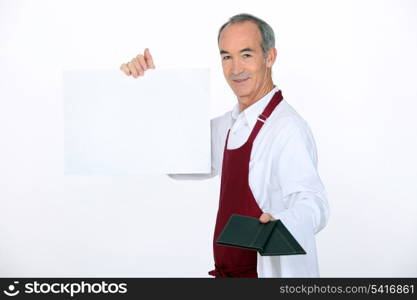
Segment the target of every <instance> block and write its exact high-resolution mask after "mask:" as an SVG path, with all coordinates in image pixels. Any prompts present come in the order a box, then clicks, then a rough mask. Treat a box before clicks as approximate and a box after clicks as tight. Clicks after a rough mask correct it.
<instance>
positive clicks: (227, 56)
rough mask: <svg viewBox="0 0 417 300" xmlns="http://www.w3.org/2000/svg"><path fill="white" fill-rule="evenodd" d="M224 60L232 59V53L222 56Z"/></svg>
mask: <svg viewBox="0 0 417 300" xmlns="http://www.w3.org/2000/svg"><path fill="white" fill-rule="evenodd" d="M222 59H223V60H228V59H230V55H225V56H223V58H222Z"/></svg>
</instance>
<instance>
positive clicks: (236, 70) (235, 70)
mask: <svg viewBox="0 0 417 300" xmlns="http://www.w3.org/2000/svg"><path fill="white" fill-rule="evenodd" d="M231 71H232V74H233V75H238V74H240V73H242V72H243V65H242V62H241V61H240V59H239V58H236V59H233V61H232V70H231Z"/></svg>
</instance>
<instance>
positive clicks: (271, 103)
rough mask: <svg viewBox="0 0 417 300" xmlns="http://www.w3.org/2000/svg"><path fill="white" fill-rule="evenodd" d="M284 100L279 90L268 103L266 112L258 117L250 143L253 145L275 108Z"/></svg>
mask: <svg viewBox="0 0 417 300" xmlns="http://www.w3.org/2000/svg"><path fill="white" fill-rule="evenodd" d="M282 99H283V97H282V92H281V90H279V91H278V92H276V93H275V94H274V96H273V97H272V99H271V100H270V101H269V102H268V105H267V106H266V107H265V109H264V111H263V112H262V113H261V114H260V115H259V116H258V120H257V121H256V123H255V127H254V128H253V130H252V132H251V134H250V136H249V138H248V142H250V143H252V142H253V141H254V140H255V138H256V136H257V135H258V132H259V131H260V130H261V128H262V126H263V125H264V124H265V122H266V120H267V119H268V118H269V116H270V115H271V114H272V112H273V111H274V109H275V107H277V106H278V104H279V103H280V102H281V100H282Z"/></svg>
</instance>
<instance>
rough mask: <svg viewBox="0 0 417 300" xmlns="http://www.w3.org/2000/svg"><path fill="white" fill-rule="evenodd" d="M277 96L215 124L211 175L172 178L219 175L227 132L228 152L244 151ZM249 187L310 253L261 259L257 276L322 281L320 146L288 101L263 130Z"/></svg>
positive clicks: (325, 214)
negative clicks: (318, 238)
mask: <svg viewBox="0 0 417 300" xmlns="http://www.w3.org/2000/svg"><path fill="white" fill-rule="evenodd" d="M277 91H278V88H277V87H275V88H274V89H273V90H272V91H270V92H269V93H268V94H267V95H265V96H264V97H263V98H262V99H260V100H258V101H257V102H255V103H254V104H252V105H250V106H249V107H247V108H246V109H245V110H243V111H242V112H240V111H239V104H236V106H235V107H234V108H233V110H232V111H229V112H227V113H225V114H224V115H222V116H220V117H217V118H214V119H212V120H211V148H212V149H211V150H212V157H211V160H212V172H211V174H181V175H180V174H178V175H173V174H172V175H169V176H170V177H172V178H175V179H204V178H210V177H213V176H215V175H220V176H221V168H222V161H223V150H224V144H225V142H226V135H227V131H228V130H229V129H231V131H230V135H229V141H228V145H227V149H234V148H238V147H240V146H242V145H243V144H244V143H245V142H246V140H247V139H248V137H249V135H250V133H251V131H252V129H253V127H254V126H255V123H256V120H257V117H258V115H259V114H260V113H262V111H263V110H264V108H265V107H266V105H267V104H268V102H269V100H270V99H271V98H272V96H273V95H274V94H275V92H277ZM249 186H250V188H251V190H252V193H253V196H254V198H255V200H256V202H257V203H258V205H259V207H260V208H261V210H262V211H263V212H267V213H270V214H271V215H272V216H273V217H274V218H276V219H280V220H281V221H282V222H283V224H284V225H285V226H286V227H287V229H288V230H289V231H290V232H291V233H292V234H293V236H294V237H295V238H296V239H297V241H298V242H299V243H300V245H301V246H302V247H303V248H304V250H305V251H306V252H307V254H306V255H289V256H261V255H259V253H258V266H257V270H258V276H259V277H319V267H318V262H317V253H316V243H315V237H314V236H315V234H316V233H318V232H319V231H320V230H321V229H323V228H324V226H326V224H327V221H328V218H329V207H328V202H327V194H326V191H325V188H324V186H323V184H322V182H321V179H320V177H319V174H318V171H317V149H316V144H315V141H314V138H313V135H312V133H311V130H310V128H309V126H308V124H307V122H306V121H305V120H304V119H302V117H301V116H300V115H299V114H298V113H297V112H296V111H295V110H294V108H292V107H291V106H290V105H289V104H288V103H287V102H286V101H285V95H284V99H283V100H282V101H281V102H280V104H279V105H278V106H277V107H276V108H275V110H274V111H273V112H272V114H271V115H270V117H269V118H268V120H267V121H266V122H265V124H264V125H263V127H262V129H261V130H260V131H259V133H258V135H257V137H256V139H255V141H254V143H253V148H252V152H251V156H250V162H249Z"/></svg>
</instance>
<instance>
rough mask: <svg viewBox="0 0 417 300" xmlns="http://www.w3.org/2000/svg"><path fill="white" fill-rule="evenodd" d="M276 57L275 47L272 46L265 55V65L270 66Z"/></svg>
mask: <svg viewBox="0 0 417 300" xmlns="http://www.w3.org/2000/svg"><path fill="white" fill-rule="evenodd" d="M276 59H277V48H275V47H272V48H270V49H269V50H268V55H267V57H266V66H267V67H268V68H272V66H273V65H274V63H275V60H276Z"/></svg>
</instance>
